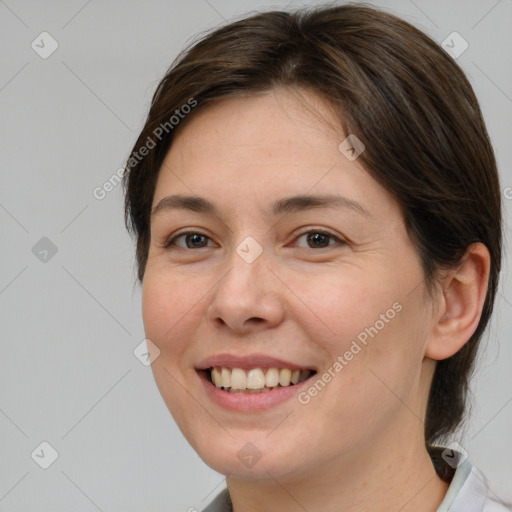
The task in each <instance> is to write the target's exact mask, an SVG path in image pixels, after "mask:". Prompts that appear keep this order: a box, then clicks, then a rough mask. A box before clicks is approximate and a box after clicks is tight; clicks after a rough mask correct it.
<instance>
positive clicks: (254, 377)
mask: <svg viewBox="0 0 512 512" xmlns="http://www.w3.org/2000/svg"><path fill="white" fill-rule="evenodd" d="M247 387H248V388H249V389H261V388H264V387H265V374H264V373H263V370H262V369H261V368H254V369H253V370H249V373H248V374H247Z"/></svg>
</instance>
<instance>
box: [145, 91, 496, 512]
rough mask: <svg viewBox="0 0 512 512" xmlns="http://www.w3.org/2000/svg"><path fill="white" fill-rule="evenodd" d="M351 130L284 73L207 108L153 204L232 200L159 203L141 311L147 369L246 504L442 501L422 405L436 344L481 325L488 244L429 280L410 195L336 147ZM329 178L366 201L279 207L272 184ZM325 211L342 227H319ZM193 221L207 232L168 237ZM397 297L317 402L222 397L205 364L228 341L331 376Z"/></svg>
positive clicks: (430, 507) (291, 191)
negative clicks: (408, 221) (316, 238)
mask: <svg viewBox="0 0 512 512" xmlns="http://www.w3.org/2000/svg"><path fill="white" fill-rule="evenodd" d="M345 137H346V135H345V134H343V133H342V130H341V128H339V123H338V122H337V121H336V119H335V118H334V117H333V116H332V114H331V110H330V108H329V106H328V105H327V104H326V103H325V102H324V101H323V100H322V99H321V98H320V97H318V96H316V95H315V94H314V93H312V92H310V91H304V90H302V91H299V90H291V89H281V88H279V89H274V90H272V91H270V92H267V93H265V94H258V95H251V96H247V97H239V98H229V99H225V100H222V101H219V102H217V103H216V104H214V105H213V106H210V107H208V108H206V109H204V110H202V111H199V112H197V113H195V114H194V117H193V118H191V119H190V120H189V122H187V124H186V125H185V126H184V127H183V128H182V129H181V131H180V132H178V135H177V137H176V139H175V141H174V142H173V145H172V147H171V149H170V151H169V153H168V154H167V156H166V158H165V161H164V163H163V165H162V168H161V170H160V173H159V177H158V182H157V186H156V190H155V195H154V201H153V206H155V205H157V204H158V203H159V201H160V200H161V199H163V198H164V197H166V196H168V195H170V194H177V193H181V194H188V195H192V194H194V195H199V196H203V197H205V198H206V199H208V200H210V201H212V202H213V203H215V204H216V205H217V207H218V209H219V212H220V217H216V216H210V215H206V214H204V213H197V212H192V211H187V210H178V209H174V210H162V211H160V212H159V213H158V214H156V215H154V216H153V218H152V220H151V245H150V249H149V257H148V261H147V267H146V271H145V276H144V281H143V320H144V326H145V331H146V337H147V338H149V339H150V340H151V341H152V342H153V343H154V344H155V345H156V346H157V347H158V349H159V350H160V354H159V356H158V358H157V359H155V361H154V362H153V364H152V369H153V373H154V377H155V380H156V383H157V385H158V387H159V390H160V392H161V394H162V397H163V399H164V400H165V403H166V404H167V406H168V408H169V410H170V412H171V413H172V415H173V417H174V419H175V421H176V423H177V424H178V426H179V428H180V429H181V431H182V432H183V434H184V435H185V437H186V438H187V440H188V441H189V442H190V444H191V445H192V447H193V448H194V449H195V450H196V451H197V452H198V454H199V455H200V456H201V458H202V459H203V460H204V461H205V462H206V463H207V464H208V465H209V466H211V467H212V468H213V469H215V470H216V471H218V472H220V473H223V474H225V475H227V484H228V488H229V491H230V495H231V498H232V500H233V505H234V510H235V511H236V512H241V511H242V510H243V511H288V510H290V511H291V510H297V509H298V508H300V507H303V508H304V509H306V510H323V511H325V512H329V511H331V510H337V511H340V510H343V511H356V510H357V511H361V510H373V511H396V510H401V512H408V511H415V512H418V511H420V512H421V511H434V510H436V509H437V507H438V505H439V504H440V502H441V501H442V499H443V497H444V495H445V494H446V490H447V488H448V485H447V484H446V483H445V482H443V481H442V480H441V479H440V478H438V477H437V475H436V473H435V470H434V468H433V466H432V463H431V461H430V458H429V456H428V453H427V451H426V449H425V446H424V434H423V429H424V417H425V408H426V403H427V397H428V391H429V388H430V383H431V379H432V375H433V371H434V369H435V364H436V360H439V359H443V358H446V357H449V356H450V355H452V354H454V353H456V352H457V351H458V350H459V349H460V348H461V347H462V346H463V345H464V343H465V342H466V341H467V340H468V339H469V337H470V336H471V334H472V333H473V332H474V330H475V329H476V327H477V325H478V321H479V318H480V314H481V310H482V306H483V301H484V299H485V293H486V289H487V288H486V287H487V279H488V275H489V253H488V251H487V249H486V248H485V246H483V245H482V244H474V245H473V246H471V247H470V248H469V249H468V252H467V256H466V258H465V259H464V260H463V262H462V264H461V266H460V267H458V268H457V269H453V270H452V271H450V272H447V273H446V274H445V275H443V276H442V279H441V280H440V283H439V288H438V291H437V292H436V293H435V296H434V298H433V299H430V298H428V295H427V294H426V291H425V285H424V281H423V277H424V276H423V272H422V268H421V265H420V260H419V256H418V253H417V250H416V249H415V247H414V246H413V244H412V242H411V240H410V238H409V236H408V234H407V232H406V229H405V225H404V222H403V218H402V215H401V213H400V210H399V207H398V204H397V203H396V201H395V200H394V199H393V197H392V196H391V195H390V194H389V193H388V192H387V191H386V190H385V189H384V188H383V187H382V186H381V185H380V184H378V183H377V182H376V181H375V180H374V179H373V178H372V177H371V176H370V175H369V174H368V173H367V172H366V171H365V170H364V169H363V167H362V166H361V164H360V163H359V160H357V159H356V160H355V161H349V160H348V159H347V158H346V157H345V156H344V155H343V154H342V153H341V152H340V151H339V150H338V146H339V144H340V142H341V141H343V140H344V139H345ZM323 193H339V194H342V195H344V196H345V197H347V198H349V199H351V200H353V201H357V202H359V203H360V204H361V205H362V206H363V207H364V208H365V209H366V210H367V211H368V212H369V214H370V217H366V216H364V215H361V214H359V213H357V212H355V211H352V210H350V209H344V208H338V207H334V208H333V207H331V208H317V209H310V210H304V211H299V212H295V213H288V214H286V215H281V216H279V217H277V218H275V217H272V216H271V215H269V214H268V213H267V210H268V208H269V207H270V205H271V204H272V203H273V202H274V201H275V200H277V199H281V198H283V197H287V196H291V195H295V194H308V195H316V194H323ZM315 229H316V230H318V229H320V230H324V231H329V232H330V233H331V234H332V235H334V237H338V238H339V239H340V240H342V241H345V243H336V239H335V238H328V239H324V242H325V245H327V244H329V245H328V246H327V247H323V246H322V247H320V248H319V247H317V246H316V245H315V244H314V243H311V241H310V242H309V244H308V240H307V237H306V233H311V232H313V233H315V232H316V231H315ZM186 231H192V232H197V233H199V234H202V235H205V236H206V237H207V238H205V239H200V241H199V242H197V241H195V245H194V241H193V240H192V241H191V240H190V239H189V240H188V246H187V239H186V238H185V237H181V238H180V239H179V240H178V241H177V242H176V243H177V244H179V246H171V247H170V248H165V247H164V245H165V242H166V241H167V240H168V239H169V237H170V236H171V235H173V234H180V233H183V232H186ZM247 236H251V237H253V238H254V239H255V240H256V241H257V242H258V243H259V244H260V245H261V248H262V250H263V252H262V254H261V255H260V256H259V257H258V258H257V259H256V260H255V261H254V262H252V263H247V262H246V261H245V260H244V259H242V258H241V257H240V256H239V255H238V254H237V252H236V248H237V246H238V245H239V244H240V243H241V242H242V241H243V240H244V239H245V238H246V237H247ZM197 245H199V246H200V247H199V248H197V247H196V246H197ZM320 245H321V244H320ZM443 291H445V293H443ZM396 302H398V303H399V304H400V305H401V306H402V309H401V311H400V312H398V313H397V314H396V316H395V317H394V318H393V319H392V320H390V321H389V322H387V323H386V324H385V327H384V328H383V329H381V330H380V331H379V333H378V334H377V335H376V336H375V337H374V338H369V341H368V343H367V345H366V346H362V350H361V351H360V352H359V353H358V354H357V355H355V356H354V358H353V359H352V360H351V361H350V362H348V364H347V365H346V366H344V368H343V370H342V371H340V372H338V373H336V376H335V377H334V378H333V379H332V380H331V382H329V383H328V384H327V385H326V386H325V388H324V389H322V390H321V392H319V393H318V394H317V395H316V396H315V397H312V398H311V401H310V402H309V403H308V404H307V405H304V404H301V403H300V402H299V401H298V400H297V399H296V398H292V399H290V400H287V401H286V402H285V403H284V404H282V405H280V406H278V407H274V408H272V409H270V410H266V411H259V412H258V413H254V412H243V413H242V412H233V411H228V410H225V409H223V408H222V407H220V406H219V405H217V404H215V403H213V402H212V401H211V400H210V399H209V398H208V395H207V394H206V392H205V391H204V389H203V385H202V383H201V382H200V380H199V378H198V376H197V373H196V371H195V369H194V368H195V367H196V366H197V365H198V364H199V362H200V361H201V360H203V359H204V358H206V357H207V356H211V355H214V354H218V353H226V352H227V353H230V354H235V355H247V354H254V353H264V354H267V355H270V356H274V357H278V358H283V359H286V360H291V361H293V362H296V363H298V364H300V365H301V366H304V367H315V368H317V369H318V375H319V376H321V375H322V374H323V373H324V372H325V371H327V369H328V368H329V367H332V365H333V363H334V362H335V361H336V360H337V357H338V356H340V355H343V354H344V353H345V352H346V351H347V350H348V349H349V348H350V345H351V343H352V341H353V340H355V339H356V337H357V335H358V334H359V333H360V332H362V331H363V330H364V329H365V327H369V326H372V325H374V324H375V322H376V321H377V320H379V318H381V317H380V315H381V314H385V313H386V311H387V310H389V309H390V308H391V307H392V305H393V304H394V303H396ZM247 442H251V443H253V444H254V445H255V446H256V447H257V449H258V450H259V452H260V453H261V459H260V460H259V461H258V462H257V463H256V464H255V465H253V466H252V467H250V468H249V467H246V466H245V465H244V464H243V463H242V462H241V461H240V460H239V458H238V457H237V453H238V452H239V450H240V449H241V448H242V447H243V446H244V445H245V444H246V443H247ZM263 491H264V492H263ZM299 505H300V506H299Z"/></svg>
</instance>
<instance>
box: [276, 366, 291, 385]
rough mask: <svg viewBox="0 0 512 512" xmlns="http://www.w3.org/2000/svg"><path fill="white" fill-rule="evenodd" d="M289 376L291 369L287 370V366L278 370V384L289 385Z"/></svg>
mask: <svg viewBox="0 0 512 512" xmlns="http://www.w3.org/2000/svg"><path fill="white" fill-rule="evenodd" d="M291 376H292V371H291V370H288V368H283V369H282V370H279V384H281V386H289V385H290V379H291Z"/></svg>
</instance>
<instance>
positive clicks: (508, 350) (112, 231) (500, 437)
mask: <svg viewBox="0 0 512 512" xmlns="http://www.w3.org/2000/svg"><path fill="white" fill-rule="evenodd" d="M373 3H374V4H375V5H377V6H382V7H385V8H386V9H388V10H390V11H391V12H393V13H395V14H398V15H399V16H402V17H403V18H405V19H406V20H408V21H410V22H412V23H413V24H415V25H417V26H418V27H419V28H421V29H423V30H424V31H426V32H427V33H428V34H429V35H430V36H431V37H433V38H434V39H435V40H437V41H438V42H441V41H443V40H444V39H445V38H446V37H447V36H448V35H449V34H450V33H451V32H453V31H457V32H459V33H460V34H461V35H462V36H463V38H464V39H465V40H466V41H467V42H468V43H469V48H468V49H467V50H466V51H465V52H464V53H463V54H462V55H461V56H460V57H458V59H457V62H459V63H460V65H461V66H462V68H463V69H464V70H465V72H466V73H467V75H468V77H469V79H470V81H471V83H472V84H473V86H474V89H475V92H476V94H477V96H478V98H479V100H480V102H481V106H482V109H483V112H484V116H485V119H486V122H487V126H488V129H489V132H490V135H491V138H492V141H493V144H494V147H495V150H496V155H497V158H498V162H499V166H500V173H501V178H502V189H503V193H504V199H505V201H504V207H505V216H506V217H508V210H509V209H510V203H511V201H510V198H512V189H507V187H509V186H512V174H511V163H512V158H511V157H512V152H511V146H512V144H511V143H510V140H511V137H512V129H511V127H512V121H511V120H512V115H511V114H512V66H511V57H512V35H511V34H512V32H511V31H510V25H511V21H512V1H511V0H501V1H497V0H488V1H483V0H482V1H480V0H479V1H476V0H475V1H471V2H469V1H462V0H461V1H450V2H446V1H431V0H429V1H426V0H415V1H414V2H413V1H412V0H395V1H375V2H373ZM287 4H290V5H293V6H298V5H303V4H304V2H277V3H276V2H274V3H272V4H270V3H268V2H264V1H256V0H242V1H234V0H231V1H228V0H226V1H221V0H210V1H208V2H207V1H205V0H191V1H187V2H184V1H182V2H178V1H177V0H172V1H149V2H138V1H134V0H131V1H123V2H121V1H108V2H100V1H99V0H92V1H86V0H72V1H57V0H50V1H44V2H43V1H35V0H34V1H16V0H5V1H2V0H0V63H1V67H0V70H1V71H0V130H1V139H0V140H1V143H0V144H1V145H0V176H1V182H0V223H1V229H2V245H1V265H0V312H1V318H0V326H1V350H2V357H1V360H0V446H1V453H0V457H1V462H0V510H1V511H11V512H14V511H21V510H24V511H65V510H75V511H96V510H101V511H105V512H106V511H115V510H116V511H119V510H123V511H126V512H129V511H143V510H144V511H145V510H167V511H186V510H188V509H189V508H190V507H195V508H196V509H198V510H201V509H202V508H203V507H204V506H205V504H206V503H207V502H208V501H210V500H211V499H212V497H213V496H214V495H215V494H216V493H217V492H218V491H219V490H220V489H221V488H222V487H223V486H224V478H223V476H222V475H220V474H218V473H216V472H214V471H212V470H210V469H209V468H208V467H207V466H206V465H205V464H204V463H202V461H201V460H200V459H199V457H198V456H197V455H196V454H195V452H194V451H193V450H192V449H191V448H190V447H189V446H188V444H187V443H186V441H185V440H184V439H183V437H182V436H181V434H180V432H179V431H178V429H177V427H176V426H175V424H174V422H173V420H172V418H171V416H170V414H169V413H168V411H167V409H166V407H165V405H164V403H163V400H162V399H161V397H160V395H159V392H158V390H157V388H156V386H155V384H154V381H153V377H152V373H151V370H150V368H149V367H146V366H144V365H143V364H141V363H140V361H139V360H138V359H136V357H135V356H134V354H133V350H134V349H135V347H136V346H137V345H138V344H139V343H140V342H141V341H142V340H143V338H144V332H143V328H142V320H141V313H140V289H139V287H138V285H135V286H134V283H135V272H134V268H135V267H134V250H133V244H132V241H131V240H130V238H129V236H128V235H127V233H126V232H125V230H124V226H123V211H122V206H123V205H122V193H121V187H120V186H118V187H115V188H114V189H113V190H112V191H111V192H109V193H108V194H107V195H106V197H105V198H104V199H102V200H98V199H96V198H95V197H94V195H93V190H94V189H95V188H96V187H98V186H101V185H102V184H103V183H105V182H106V181H107V180H108V179H109V178H110V177H111V176H112V175H113V174H115V172H116V171H117V169H119V168H120V167H121V166H123V165H124V163H125V159H126V157H127V156H128V154H129V152H130V150H131V147H132V144H133V143H134V141H135V139H136V136H137V134H138V132H139V130H140V129H141V127H142V124H143V120H144V118H145V115H146V113H147V109H148V105H149V102H150V98H151V95H152V93H153V91H154V89H155V87H156V85H157V83H158V81H159V79H160V78H161V77H162V76H163V73H164V72H165V70H166V69H167V67H168V66H169V65H170V63H171V61H172V60H173V59H174V57H175V56H176V54H177V53H178V51H179V50H180V49H181V48H182V47H183V46H184V44H185V43H186V42H187V41H188V40H190V39H191V38H192V37H193V36H195V34H197V33H198V32H200V31H203V30H205V29H208V28H211V27H214V26H219V25H220V24H223V23H225V20H229V19H231V18H233V17H234V16H236V17H239V16H241V15H242V14H244V13H248V12H250V11H254V10H262V9H264V8H270V7H279V6H280V7H284V6H285V5H287ZM43 31H47V32H49V33H50V34H51V36H52V37H53V38H54V39H55V40H56V41H57V42H58V44H59V46H58V48H57V50H56V51H55V52H54V53H53V54H52V55H51V56H50V57H48V58H47V59H43V58H41V57H40V56H39V54H38V53H36V52H35V51H34V50H33V49H32V47H31V43H32V41H34V40H36V42H37V41H40V39H38V36H39V34H40V33H41V32H43ZM45 47H46V48H48V45H47V44H45ZM446 87H450V84H449V83H447V84H446ZM454 142H455V143H456V141H454ZM43 237H47V238H48V239H50V240H51V242H52V243H53V244H54V245H55V246H56V247H57V253H56V254H55V255H53V256H52V253H51V251H50V252H49V253H48V255H47V256H46V260H47V261H41V260H40V258H42V257H44V253H40V254H38V251H37V250H34V252H36V254H38V256H39V257H36V254H34V253H33V250H32V248H33V247H34V246H35V245H36V244H37V243H38V242H39V241H40V239H41V238H43ZM506 237H510V231H509V228H508V226H506ZM39 243H40V244H43V246H41V247H42V249H41V247H40V246H36V248H38V250H39V251H41V250H43V249H44V244H45V243H48V242H44V241H43V242H39ZM505 249H507V247H505ZM509 258H510V254H507V255H506V256H505V262H504V270H503V274H502V280H501V284H500V291H499V295H498V298H497V304H496V311H495V315H494V318H493V321H492V324H491V326H490V329H489V330H488V335H487V336H486V338H485V340H484V344H483V346H485V349H484V350H483V351H482V352H481V359H480V364H479V367H478V374H477V376H476V378H475V379H474V381H473V386H472V389H473V391H474V393H475V406H474V408H473V416H472V419H471V421H470V422H469V424H468V426H467V428H466V429H465V431H464V432H461V433H460V435H458V436H455V437H454V439H455V440H457V441H458V442H459V443H460V444H461V445H462V446H464V448H465V449H466V450H467V451H468V452H469V456H470V458H471V460H472V461H473V463H474V464H475V465H476V466H478V467H479V468H480V469H481V470H482V471H483V472H484V474H485V475H486V476H487V477H488V478H489V480H490V481H491V483H492V488H493V490H494V491H495V492H496V494H497V495H498V496H499V497H500V498H501V499H503V500H506V499H508V500H510V499H512V439H511V431H512V429H511V425H512V375H511V371H510V362H511V360H512V358H511V355H512V343H511V340H510V337H509V333H510V332H511V327H512V325H511V317H512V315H511V312H512V309H511V308H512V293H511V290H510V284H509V282H508V281H507V276H508V268H509V265H508V261H509ZM42 441H47V442H48V443H50V445H52V446H53V447H54V448H55V450H57V452H58V454H59V457H58V458H57V460H56V461H55V462H54V463H53V464H52V465H51V466H50V467H49V468H48V469H46V470H45V469H42V468H41V467H39V465H38V464H36V462H35V461H34V460H33V459H32V458H31V453H32V452H33V451H34V450H35V449H36V448H37V447H38V446H39V444H40V443H41V442H42ZM38 453H40V452H38ZM48 453H49V452H48V451H46V455H45V456H47V455H48ZM36 458H37V457H36ZM41 458H42V457H41Z"/></svg>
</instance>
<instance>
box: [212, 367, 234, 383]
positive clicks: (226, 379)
mask: <svg viewBox="0 0 512 512" xmlns="http://www.w3.org/2000/svg"><path fill="white" fill-rule="evenodd" d="M221 377H222V382H221V384H220V385H221V386H222V387H223V388H229V387H231V372H230V371H229V370H228V369H227V368H222V371H221ZM215 385H216V386H217V384H215ZM217 387H219V386H217Z"/></svg>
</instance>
